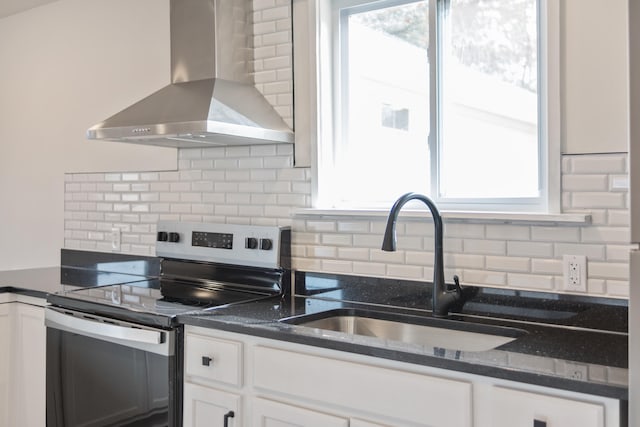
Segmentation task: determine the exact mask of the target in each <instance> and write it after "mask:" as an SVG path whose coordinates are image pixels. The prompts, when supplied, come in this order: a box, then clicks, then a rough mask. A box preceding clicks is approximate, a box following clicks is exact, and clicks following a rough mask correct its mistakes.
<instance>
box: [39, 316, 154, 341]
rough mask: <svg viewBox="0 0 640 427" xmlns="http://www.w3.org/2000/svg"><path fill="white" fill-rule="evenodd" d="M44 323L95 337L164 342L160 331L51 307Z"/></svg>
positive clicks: (55, 327)
mask: <svg viewBox="0 0 640 427" xmlns="http://www.w3.org/2000/svg"><path fill="white" fill-rule="evenodd" d="M45 325H46V326H48V327H51V328H54V329H62V330H64V331H67V332H72V333H78V334H80V335H88V336H93V337H97V338H100V337H104V338H107V339H116V340H122V341H130V342H133V343H141V344H161V343H163V342H164V340H163V338H164V333H163V332H162V331H157V330H151V329H138V328H131V327H127V326H118V325H114V324H109V323H103V322H100V321H96V320H90V319H86V318H79V317H75V316H73V315H69V314H64V313H60V312H58V311H54V310H51V309H49V310H46V313H45Z"/></svg>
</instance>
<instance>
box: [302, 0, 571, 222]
mask: <svg viewBox="0 0 640 427" xmlns="http://www.w3.org/2000/svg"><path fill="white" fill-rule="evenodd" d="M344 1H350V0H344ZM353 1H354V2H357V1H358V0H353ZM431 1H432V3H434V4H435V0H431ZM539 1H540V17H541V19H540V39H539V58H540V60H541V62H542V64H543V65H542V66H541V67H540V70H539V88H538V91H539V100H540V102H539V105H540V110H541V112H540V114H539V121H540V123H539V132H540V136H539V137H540V138H544V139H545V140H546V144H542V146H543V147H544V148H545V150H544V151H543V152H541V153H540V155H541V156H542V157H543V159H542V160H544V162H543V163H544V164H546V171H545V170H543V171H542V179H543V181H544V182H542V183H541V184H542V189H543V191H544V193H545V195H544V197H543V203H541V204H537V205H531V204H526V203H524V204H523V203H521V204H509V205H505V204H494V203H486V204H480V203H473V204H469V203H465V201H464V200H461V201H457V203H442V204H441V203H439V206H441V208H442V210H443V211H447V210H456V211H460V212H473V211H503V212H536V213H550V214H557V213H560V211H561V187H560V182H561V168H560V161H561V160H560V158H561V152H560V150H561V142H560V141H561V139H560V138H561V108H560V64H561V61H560V6H559V2H556V1H553V0H539ZM292 5H293V14H292V15H293V39H294V68H295V73H294V79H295V80H294V84H295V91H294V117H295V134H296V145H295V164H296V166H300V167H311V174H312V182H311V184H312V206H313V207H314V208H317V209H321V210H326V209H331V208H332V206H331V205H330V203H329V202H328V201H327V200H322V198H321V197H322V194H323V190H325V191H326V188H327V187H326V185H327V183H326V182H323V181H322V180H320V179H319V177H322V178H325V177H326V174H325V176H322V173H323V170H324V169H323V168H325V167H326V166H325V165H327V164H328V162H329V161H330V162H333V140H334V137H335V133H334V132H335V129H334V126H333V123H334V122H335V121H336V120H337V119H338V118H339V114H341V112H340V111H337V109H336V108H334V97H335V96H338V94H337V93H336V90H340V88H338V87H337V85H335V84H333V79H334V73H335V69H334V67H335V64H336V62H337V61H336V57H335V55H337V53H336V52H337V49H336V46H334V45H333V43H334V40H336V39H337V38H336V37H334V36H333V31H335V30H334V28H333V25H332V22H333V19H334V17H332V15H331V14H332V7H331V1H330V0H293V3H292ZM432 10H435V9H434V8H432ZM432 15H433V14H432ZM432 19H435V18H432ZM430 26H431V28H435V26H434V25H430ZM432 84H435V82H434V83H432ZM432 157H436V156H432ZM432 185H437V183H432ZM337 209H338V210H340V211H341V212H347V211H349V209H348V208H347V209H344V208H340V207H338V208H337ZM357 211H358V212H361V210H359V209H358V210H357Z"/></svg>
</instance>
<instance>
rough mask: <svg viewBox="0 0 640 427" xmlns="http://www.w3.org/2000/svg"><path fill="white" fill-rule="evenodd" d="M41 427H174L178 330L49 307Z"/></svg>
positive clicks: (176, 410)
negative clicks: (44, 420)
mask: <svg viewBox="0 0 640 427" xmlns="http://www.w3.org/2000/svg"><path fill="white" fill-rule="evenodd" d="M45 324H46V326H47V426H48V427H63V426H64V427H71V426H86V427H98V426H131V427H133V426H174V425H178V423H177V420H178V419H179V400H180V397H179V391H180V390H179V381H178V380H177V378H178V363H177V357H176V330H162V329H154V328H150V327H146V326H142V325H137V324H132V323H128V322H123V321H119V320H114V319H110V318H104V317H100V316H94V315H90V314H86V313H82V312H77V311H72V310H66V309H60V308H54V307H47V309H46V311H45Z"/></svg>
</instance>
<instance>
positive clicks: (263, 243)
mask: <svg viewBox="0 0 640 427" xmlns="http://www.w3.org/2000/svg"><path fill="white" fill-rule="evenodd" d="M271 248H273V240H271V239H260V249H262V250H263V251H270V250H271Z"/></svg>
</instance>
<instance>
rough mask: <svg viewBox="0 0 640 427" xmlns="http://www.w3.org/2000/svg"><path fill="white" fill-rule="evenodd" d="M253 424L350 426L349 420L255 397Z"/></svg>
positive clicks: (270, 426) (258, 426)
mask: <svg viewBox="0 0 640 427" xmlns="http://www.w3.org/2000/svg"><path fill="white" fill-rule="evenodd" d="M251 425H252V426H255V427H300V426H304V427H349V426H350V424H349V420H348V419H346V418H342V417H337V416H334V415H330V414H325V413H322V412H318V411H312V410H311V409H306V408H301V407H299V406H293V405H287V404H284V403H280V402H275V401H273V400H267V399H262V398H255V399H254V400H253V411H252V416H251Z"/></svg>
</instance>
